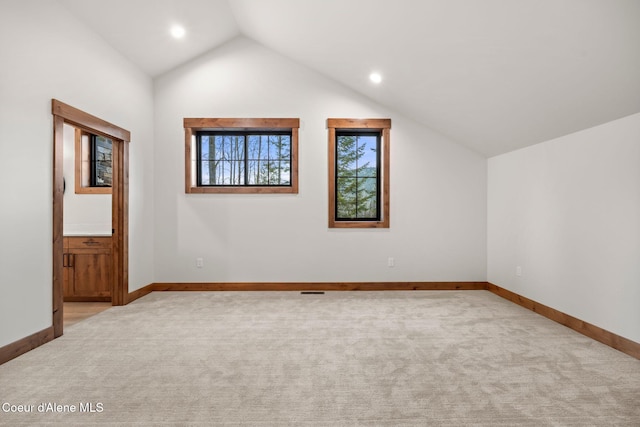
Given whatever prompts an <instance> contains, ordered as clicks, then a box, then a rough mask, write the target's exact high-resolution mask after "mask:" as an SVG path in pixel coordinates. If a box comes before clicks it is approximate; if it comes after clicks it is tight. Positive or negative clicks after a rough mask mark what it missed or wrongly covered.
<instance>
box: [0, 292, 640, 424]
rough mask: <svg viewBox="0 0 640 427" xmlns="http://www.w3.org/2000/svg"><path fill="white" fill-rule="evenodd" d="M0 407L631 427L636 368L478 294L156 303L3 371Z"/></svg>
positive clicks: (3, 417) (182, 417)
mask: <svg viewBox="0 0 640 427" xmlns="http://www.w3.org/2000/svg"><path fill="white" fill-rule="evenodd" d="M42 403H44V404H45V405H44V406H41V407H40V408H39V407H38V406H40V404H42ZM7 404H9V405H27V408H28V407H29V406H30V405H33V409H34V411H35V413H11V412H6V409H9V410H10V409H11V406H7ZM49 404H55V405H67V408H64V407H63V409H69V410H71V409H72V405H75V406H76V410H78V411H80V410H83V411H84V412H63V413H55V412H38V410H39V409H45V410H48V409H53V408H52V406H50V405H49ZM89 404H90V405H91V406H89ZM0 405H2V407H0V425H3V426H5V425H6V426H18V425H37V426H40V425H48V424H58V425H84V426H88V425H95V424H106V425H141V426H142V425H153V426H159V425H233V426H238V425H246V426H287V425H291V426H358V425H362V426H441V425H442V426H520V425H524V426H581V427H582V426H610V425H619V426H634V427H638V426H640V360H636V359H634V358H632V357H630V356H627V355H625V354H623V353H620V352H618V351H616V350H613V349H611V348H609V347H606V346H604V345H602V344H600V343H598V342H595V341H592V340H591V339H589V338H586V337H583V336H582V335H580V334H577V333H575V332H573V331H571V330H569V329H567V328H565V327H563V326H560V325H558V324H556V323H553V322H551V321H549V320H547V319H545V318H543V317H541V316H538V315H537V314H535V313H532V312H529V311H527V310H525V309H523V308H521V307H518V306H516V305H514V304H512V303H510V302H508V301H506V300H503V299H501V298H499V297H497V296H495V295H493V294H491V293H489V292H487V291H411V292H328V293H326V294H325V295H301V294H300V293H294V292H235V293H233V292H206V293H200V292H193V293H191V292H156V293H153V294H150V295H148V296H146V297H144V298H142V299H140V300H138V301H135V302H134V303H132V304H130V305H128V306H125V307H114V308H111V309H108V310H107V311H105V312H102V313H100V314H98V315H96V316H93V317H91V318H89V319H87V320H86V321H83V322H81V323H78V324H76V325H73V326H71V327H69V328H67V329H66V331H65V335H64V336H63V337H62V338H60V339H57V340H55V341H53V342H51V343H49V344H46V345H44V346H42V347H40V348H38V349H36V350H33V351H31V352H29V353H27V354H25V355H23V356H21V357H19V358H17V359H14V360H12V361H10V362H8V363H6V364H4V365H2V366H0ZM90 408H91V409H93V410H94V411H95V412H90V411H88V410H89V409H90Z"/></svg>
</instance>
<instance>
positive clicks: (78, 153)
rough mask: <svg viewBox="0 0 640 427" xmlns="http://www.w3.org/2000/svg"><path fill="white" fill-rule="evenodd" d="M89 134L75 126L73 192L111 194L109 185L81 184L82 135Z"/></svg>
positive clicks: (82, 173)
mask: <svg viewBox="0 0 640 427" xmlns="http://www.w3.org/2000/svg"><path fill="white" fill-rule="evenodd" d="M83 136H89V137H90V136H91V133H89V132H87V131H85V130H84V129H82V128H79V127H76V128H75V150H74V162H75V193H76V194H111V187H89V186H83V185H82V177H83V175H84V173H85V171H83V167H82V161H83V159H84V157H85V155H84V153H83V150H82V137H83Z"/></svg>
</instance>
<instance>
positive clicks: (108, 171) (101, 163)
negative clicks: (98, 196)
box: [91, 135, 113, 187]
mask: <svg viewBox="0 0 640 427" xmlns="http://www.w3.org/2000/svg"><path fill="white" fill-rule="evenodd" d="M112 152H113V146H112V142H111V140H110V139H108V138H105V137H103V136H100V135H93V147H92V159H91V160H92V168H93V170H92V171H91V186H92V187H111V184H112V182H113V171H112V167H111V157H112Z"/></svg>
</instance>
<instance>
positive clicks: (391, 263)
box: [387, 256, 396, 267]
mask: <svg viewBox="0 0 640 427" xmlns="http://www.w3.org/2000/svg"><path fill="white" fill-rule="evenodd" d="M387 266H388V267H395V266H396V260H395V259H393V257H391V256H390V257H389V259H387Z"/></svg>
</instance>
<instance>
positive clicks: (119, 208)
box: [51, 99, 131, 338]
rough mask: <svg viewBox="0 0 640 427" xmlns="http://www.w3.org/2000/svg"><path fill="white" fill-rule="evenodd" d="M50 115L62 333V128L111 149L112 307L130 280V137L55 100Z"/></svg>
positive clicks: (56, 304)
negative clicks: (100, 139) (99, 138)
mask: <svg viewBox="0 0 640 427" xmlns="http://www.w3.org/2000/svg"><path fill="white" fill-rule="evenodd" d="M51 113H52V114H53V331H54V337H55V338H57V337H59V336H61V335H62V333H63V291H62V271H63V270H62V265H63V263H62V256H63V246H62V238H63V168H62V162H63V153H62V147H63V144H64V138H63V128H64V124H65V123H68V124H70V125H73V126H75V127H79V128H81V129H83V130H85V131H88V132H91V133H95V134H99V135H103V136H106V137H108V138H110V139H111V140H112V141H113V145H114V150H113V152H114V156H113V186H112V228H113V235H112V238H111V240H112V256H113V263H112V265H113V271H112V273H113V274H112V277H113V278H114V280H113V282H112V288H111V301H112V304H113V305H124V304H126V303H127V296H128V287H129V284H128V277H129V265H128V260H129V246H128V245H129V142H130V140H131V133H130V132H129V131H128V130H126V129H123V128H121V127H119V126H116V125H114V124H112V123H109V122H107V121H105V120H102V119H100V118H98V117H96V116H93V115H91V114H89V113H86V112H84V111H82V110H79V109H77V108H74V107H72V106H70V105H67V104H65V103H63V102H60V101H58V100H57V99H52V100H51Z"/></svg>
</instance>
